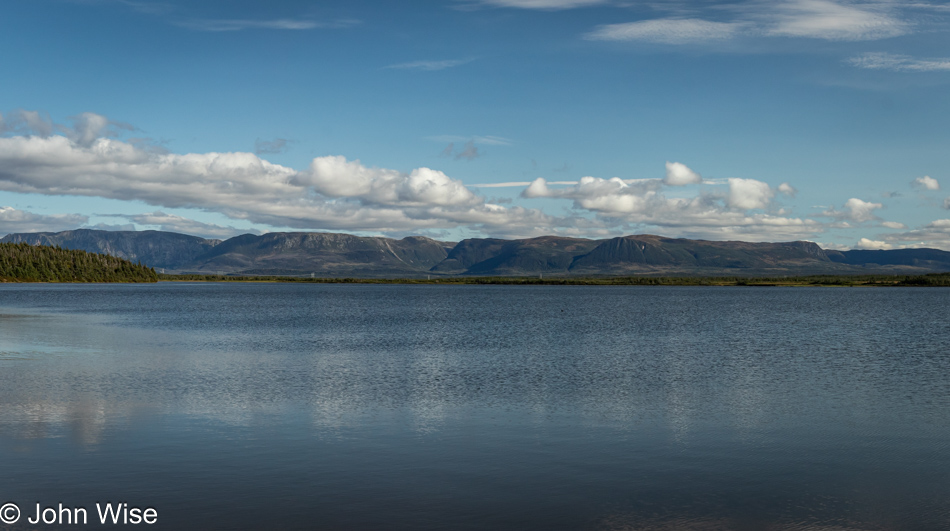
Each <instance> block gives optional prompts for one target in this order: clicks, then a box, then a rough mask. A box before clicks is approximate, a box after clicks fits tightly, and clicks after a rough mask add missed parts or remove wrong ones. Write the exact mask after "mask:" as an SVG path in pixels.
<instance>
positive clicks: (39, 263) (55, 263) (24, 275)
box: [0, 243, 158, 282]
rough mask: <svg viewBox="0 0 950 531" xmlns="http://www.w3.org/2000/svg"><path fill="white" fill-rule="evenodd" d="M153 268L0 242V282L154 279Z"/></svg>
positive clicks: (145, 280)
mask: <svg viewBox="0 0 950 531" xmlns="http://www.w3.org/2000/svg"><path fill="white" fill-rule="evenodd" d="M157 281H158V275H157V274H156V273H155V271H154V270H153V269H152V268H150V267H146V266H143V265H140V264H133V263H132V262H129V261H128V260H123V259H122V258H116V257H114V256H109V255H104V254H94V253H87V252H86V251H71V250H66V249H60V248H58V247H43V246H33V245H30V244H28V243H0V282H157Z"/></svg>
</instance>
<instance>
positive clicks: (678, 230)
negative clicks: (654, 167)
mask: <svg viewBox="0 0 950 531" xmlns="http://www.w3.org/2000/svg"><path fill="white" fill-rule="evenodd" d="M728 182H729V184H730V193H729V194H727V195H716V194H700V195H698V196H696V197H672V198H671V197H666V196H665V195H663V193H662V190H663V187H664V182H663V180H660V179H642V180H634V181H625V180H622V179H619V178H617V177H614V178H612V179H601V178H596V177H584V178H582V179H581V180H580V181H578V182H577V184H575V185H573V186H570V187H568V188H552V187H551V186H549V185H551V184H553V183H549V182H547V181H546V180H545V179H542V178H539V179H536V180H535V181H533V182H532V183H530V184H529V185H528V187H527V188H526V189H525V190H523V191H522V197H526V198H543V197H548V198H562V199H570V200H573V201H574V208H575V209H578V210H588V211H591V212H594V213H596V214H597V215H598V219H602V220H604V221H605V222H606V223H607V224H608V225H610V224H613V225H616V224H617V223H619V222H624V223H628V224H629V225H630V227H634V228H637V229H639V230H642V229H644V228H646V230H655V229H656V228H659V229H660V231H661V232H662V233H663V234H667V235H680V236H683V237H691V238H692V237H699V238H708V239H745V240H758V241H776V240H783V239H801V238H805V237H808V236H810V235H813V234H816V233H818V232H821V231H822V230H823V226H822V225H821V224H820V223H818V222H816V221H813V220H808V219H799V218H789V217H784V216H782V215H773V214H768V213H752V214H750V213H746V212H744V210H743V209H759V208H766V207H768V206H769V200H770V199H771V197H772V196H773V195H774V193H773V192H772V190H771V188H770V187H769V186H768V184H766V183H763V182H760V181H756V180H753V179H729V181H728Z"/></svg>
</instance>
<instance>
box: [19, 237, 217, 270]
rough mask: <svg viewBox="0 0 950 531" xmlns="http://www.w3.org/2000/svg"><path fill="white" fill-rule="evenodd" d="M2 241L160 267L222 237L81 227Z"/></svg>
mask: <svg viewBox="0 0 950 531" xmlns="http://www.w3.org/2000/svg"><path fill="white" fill-rule="evenodd" d="M0 243H29V244H30V245H48V246H51V247H62V248H63V249H75V250H80V251H86V252H90V253H100V254H108V255H111V256H116V257H119V258H124V259H126V260H129V261H130V262H141V263H143V264H145V265H148V266H151V267H156V268H165V269H179V268H181V267H183V266H184V265H186V264H190V263H192V262H193V261H194V260H195V259H196V258H197V257H198V256H199V255H202V254H204V253H206V252H208V251H210V250H211V249H212V248H214V246H216V245H218V244H219V243H221V240H206V239H204V238H199V237H197V236H188V235H186V234H179V233H177V232H162V231H155V230H143V231H106V230H92V229H78V230H68V231H64V232H33V233H20V234H7V235H6V236H4V237H3V238H2V239H0Z"/></svg>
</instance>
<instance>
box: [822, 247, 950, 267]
mask: <svg viewBox="0 0 950 531" xmlns="http://www.w3.org/2000/svg"><path fill="white" fill-rule="evenodd" d="M825 252H826V253H827V254H828V258H830V259H831V260H832V261H833V262H837V263H841V264H848V265H857V266H862V267H875V266H912V267H920V268H925V269H929V270H933V271H950V253H948V252H947V251H940V250H938V249H893V250H889V251H864V250H854V251H825Z"/></svg>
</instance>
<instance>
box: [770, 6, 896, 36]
mask: <svg viewBox="0 0 950 531" xmlns="http://www.w3.org/2000/svg"><path fill="white" fill-rule="evenodd" d="M890 7H891V6H889V5H888V4H887V3H865V2H848V1H831V0H788V1H785V2H780V3H778V4H775V5H769V13H768V14H765V15H764V18H766V19H767V20H768V22H767V23H766V27H765V34H766V35H771V36H782V37H807V38H813V39H826V40H839V41H864V40H874V39H883V38H887V37H896V36H898V35H903V34H905V33H908V32H909V31H910V26H909V24H908V23H907V22H905V21H903V20H901V19H899V18H897V17H895V16H893V15H892V14H891V13H890V12H889V9H890Z"/></svg>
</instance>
